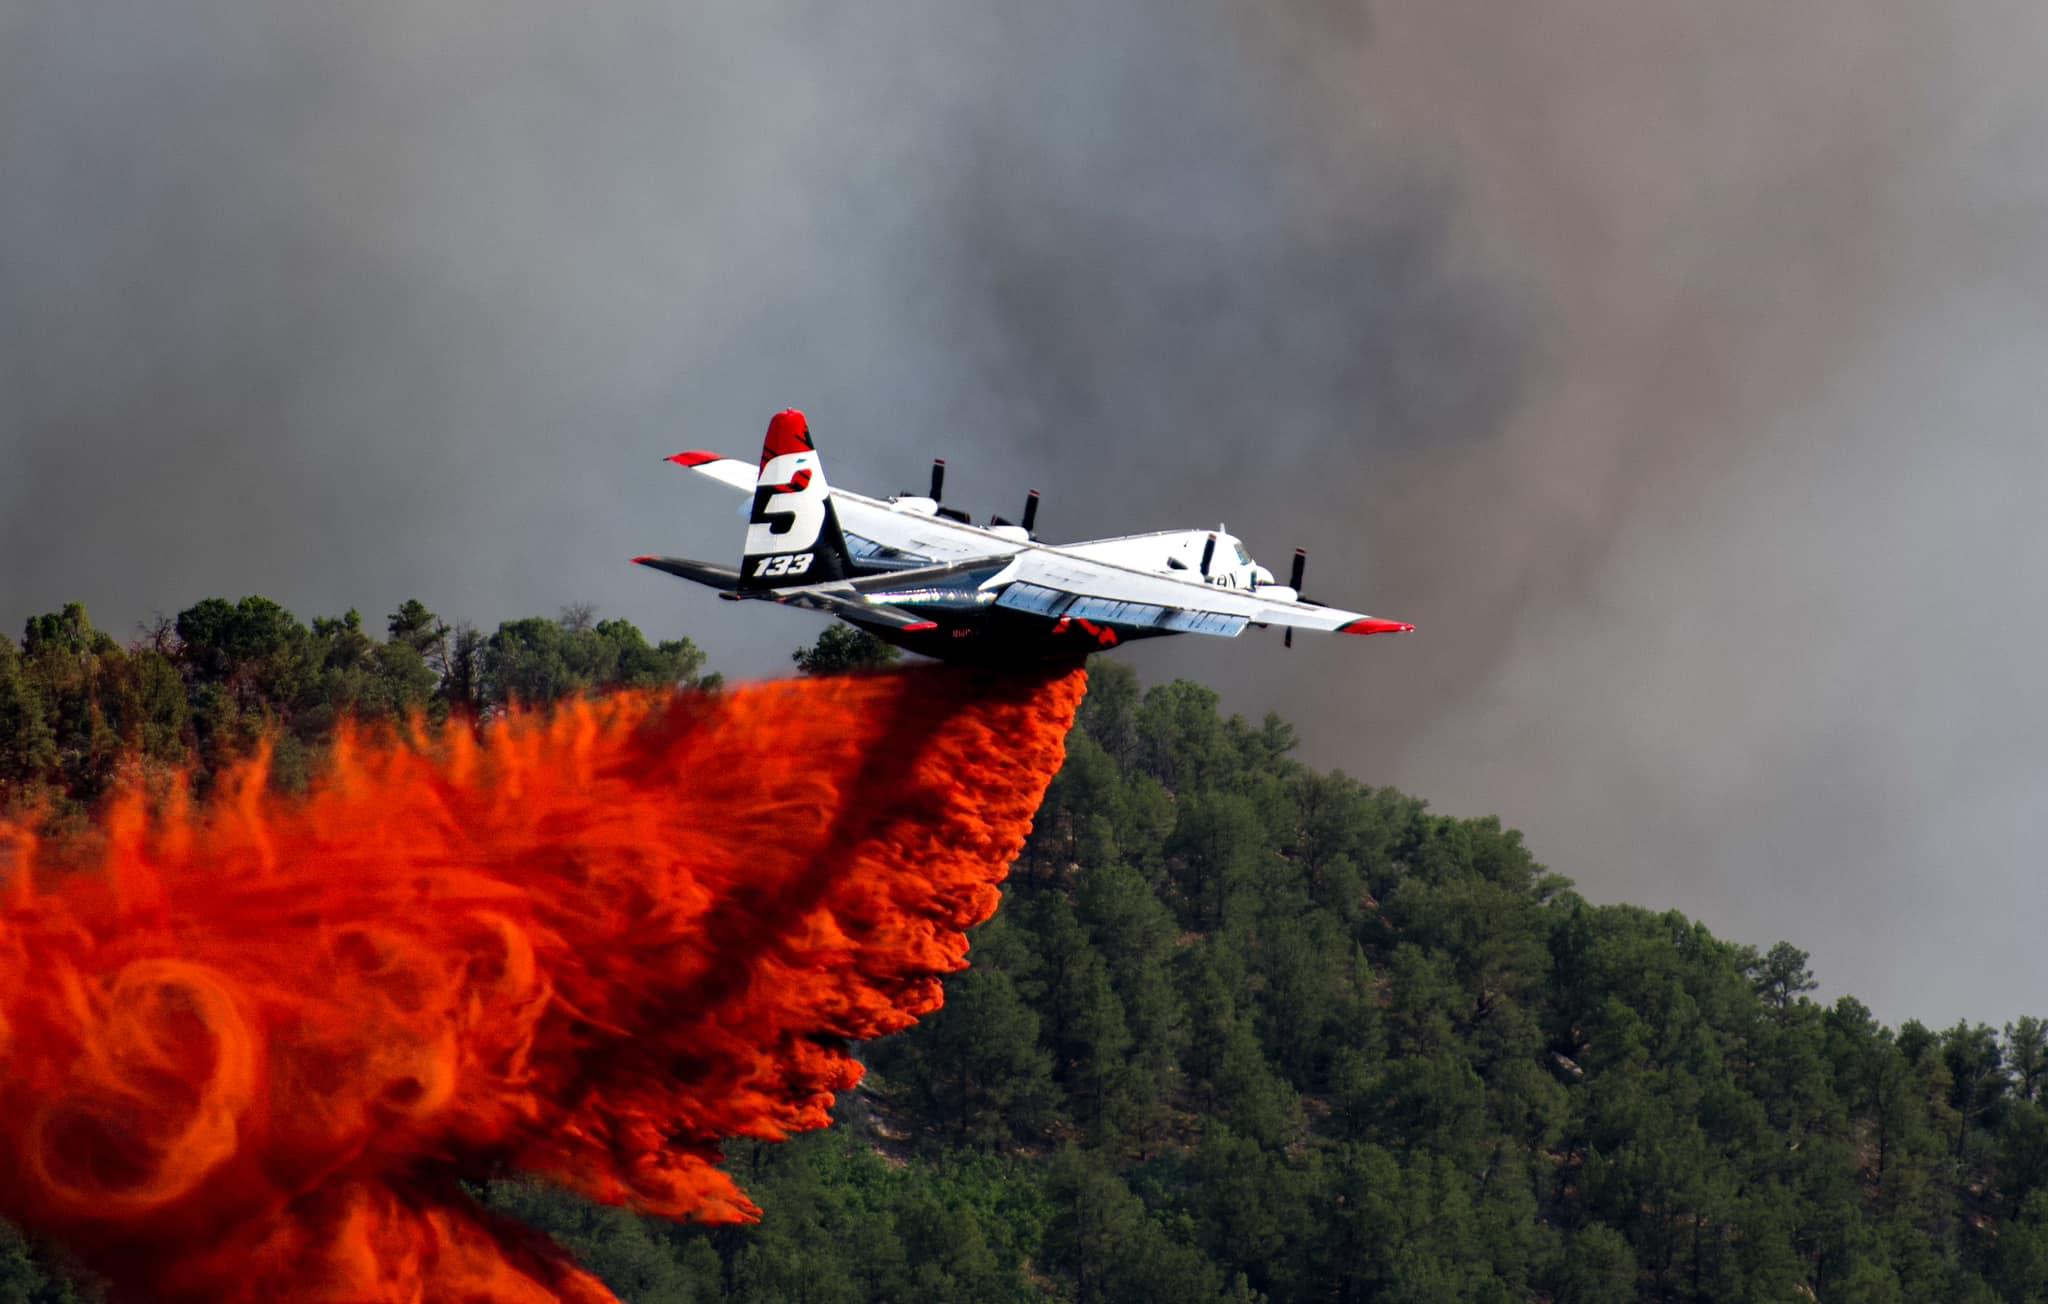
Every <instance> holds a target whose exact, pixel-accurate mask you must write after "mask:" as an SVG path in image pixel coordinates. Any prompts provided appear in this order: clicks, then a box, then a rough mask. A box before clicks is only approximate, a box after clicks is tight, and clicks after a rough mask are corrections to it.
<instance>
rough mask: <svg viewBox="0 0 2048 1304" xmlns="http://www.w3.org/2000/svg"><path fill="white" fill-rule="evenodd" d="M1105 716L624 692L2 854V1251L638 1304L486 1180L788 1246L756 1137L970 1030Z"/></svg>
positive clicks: (921, 701) (115, 1265)
mask: <svg viewBox="0 0 2048 1304" xmlns="http://www.w3.org/2000/svg"><path fill="white" fill-rule="evenodd" d="M1084 683H1085V678H1084V676H1083V675H1082V674H1081V673H1080V672H1078V671H1075V672H1071V673H1064V674H1058V675H1053V676H1048V677H1044V678H1038V679H1027V678H992V677H989V676H985V675H973V674H968V673H963V672H957V671H950V670H930V671H918V672H906V673H896V674H887V675H876V676H868V677H852V678H833V679H818V680H800V681H791V682H782V683H771V684H762V685H757V686H750V687H746V688H743V689H740V690H737V691H734V692H729V693H724V694H716V695H709V696H698V695H684V696H677V697H674V698H666V697H659V696H644V695H629V696H620V697H614V698H610V699H607V700H604V701H601V702H594V703H577V704H574V705H570V706H566V707H563V708H561V709H559V710H557V711H554V712H551V713H532V714H520V715H516V716H514V717H513V718H511V719H508V720H504V721H500V722H498V723H496V724H494V725H492V726H491V727H490V728H488V729H486V730H485V731H484V732H483V734H482V736H481V738H478V737H476V736H474V735H472V733H471V732H470V731H469V730H468V729H467V728H466V727H464V726H460V725H457V726H453V727H449V728H446V729H440V730H419V731H416V734H415V736H413V737H411V738H408V739H400V738H395V737H388V736H382V735H368V734H362V735H346V734H345V735H344V736H343V738H342V740H341V742H340V743H339V745H338V747H337V754H336V757H335V759H334V763H333V765H332V768H331V771H330V772H329V773H328V775H327V777H325V778H324V779H323V780H321V781H320V782H318V783H317V784H316V785H315V787H314V789H313V791H312V792H311V793H310V794H308V795H307V796H306V797H304V798H299V799H287V798H281V797H279V796H277V795H274V794H273V793H272V792H271V791H270V790H269V789H268V788H267V787H266V785H265V773H264V766H263V764H262V762H261V760H260V759H259V760H256V761H252V762H250V763H248V764H246V765H243V766H242V767H240V768H239V769H238V770H235V771H234V772H232V773H230V774H229V775H228V776H227V777H226V779H225V780H224V781H223V782H222V783H221V784H220V785H219V787H218V793H217V795H216V797H215V798H214V799H212V800H211V801H209V802H208V803H207V804H206V805H204V806H194V805H191V804H189V803H186V802H183V801H181V800H178V799H177V798H176V796H175V795H174V796H173V797H172V799H171V800H170V801H168V802H167V803H166V804H165V806H164V807H163V809H162V810H161V811H160V812H159V813H157V814H155V815H152V814H151V813H150V811H149V809H148V806H147V803H146V802H145V800H144V799H143V798H142V797H141V796H139V795H133V794H131V795H129V796H126V797H124V798H123V799H122V800H121V801H120V802H119V803H118V804H117V805H116V807H115V808H114V809H113V810H112V811H111V812H110V813H109V815H108V817H107V818H106V820H105V821H104V822H103V824H102V826H101V827H100V828H99V829H97V830H96V831H95V836H94V838H93V839H92V840H91V843H90V845H85V844H76V845H65V846H58V845H48V844H45V845H40V846H39V845H38V844H37V843H36V841H35V839H34V837H33V835H32V834H30V833H29V832H28V831H27V830H26V829H24V828H22V827H20V826H0V835H4V840H5V842H6V844H7V846H8V848H9V850H8V851H7V852H5V853H0V855H4V859H0V864H4V865H6V866H7V872H6V874H5V877H4V879H0V882H4V894H0V1164H4V1165H5V1168H4V1176H0V1216H5V1217H7V1218H11V1219H14V1220H16V1221H18V1222H20V1223H22V1224H24V1225H27V1226H30V1227H33V1228H35V1229H37V1230H39V1231H41V1232H43V1233H46V1234H49V1235H52V1236H55V1237H57V1238H58V1239H60V1240H62V1241H64V1242H66V1243H68V1244H69V1245H71V1246H72V1247H73V1248H75V1249H76V1250H77V1251H78V1252H79V1253H80V1254H81V1255H82V1256H84V1257H85V1258H86V1260H87V1261H88V1262H89V1263H91V1264H93V1265H94V1266H95V1267H97V1268H99V1269H100V1270H101V1271H103V1272H106V1273H108V1274H109V1275H110V1276H111V1277H112V1278H113V1280H114V1281H115V1283H116V1286H117V1288H118V1289H120V1290H121V1291H123V1292H125V1293H126V1294H127V1295H129V1296H131V1297H137V1298H149V1299H180V1298H183V1299H198V1298H205V1299H241V1300H257V1299H264V1300H270V1299H280V1298H290V1299H298V1300H343V1299H347V1300H419V1299H423V1298H425V1299H464V1300H491V1301H513V1300H522V1301H523V1300H549V1299H562V1300H578V1301H581V1300H604V1299H609V1298H611V1296H610V1295H609V1293H608V1292H607V1291H606V1290H605V1289H604V1288H603V1286H602V1285H601V1284H599V1283H598V1282H597V1281H596V1280H595V1279H594V1278H592V1277H590V1276H589V1275H588V1274H585V1273H583V1272H581V1271H580V1270H578V1269H576V1268H575V1267H574V1265H572V1264H570V1263H569V1262H568V1261H567V1260H566V1259H565V1258H564V1257H563V1256H562V1255H561V1254H560V1253H559V1252H558V1251H556V1250H555V1249H554V1248H553V1247H552V1246H551V1245H549V1244H548V1243H546V1242H545V1241H543V1240H541V1239H539V1238H537V1237H536V1236H534V1235H532V1234H531V1233H528V1232H525V1231H524V1230H522V1229H519V1228H517V1227H513V1226H510V1225H507V1224H504V1223H502V1222H501V1221H499V1220H496V1219H494V1218H492V1217H490V1216H489V1215H487V1214H484V1213H482V1212H481V1211H480V1210H478V1209H476V1208H475V1207H474V1206H472V1205H471V1204H470V1203H469V1202H468V1201H467V1200H466V1198H465V1197H464V1196H463V1195H462V1193H461V1191H460V1189H459V1187H458V1186H457V1179H458V1178H476V1177H485V1176H489V1175H492V1174H496V1173H502V1172H508V1171H513V1170H525V1171H531V1172H536V1173H541V1174H544V1175H546V1176H548V1177H551V1178H553V1179H554V1180H556V1181H558V1182H562V1183H565V1184H567V1185H568V1186H570V1187H572V1188H574V1189H577V1190H579V1191H582V1192H584V1193H585V1194H587V1195H590V1196H592V1197H594V1198H596V1199H598V1200H602V1201H606V1202H609V1203H614V1204H622V1205H627V1206H630V1207H632V1208H635V1209H639V1210H642V1211H645V1212H650V1213H656V1214H662V1215H666V1216H669V1217H675V1218H694V1219H701V1220H704V1221H708V1222H740V1221H746V1220H748V1219H751V1218H753V1217H754V1216H756V1213H757V1211H756V1209H755V1208H754V1206H753V1205H752V1204H751V1203H749V1202H748V1200H747V1198H746V1196H745V1195H744V1194H743V1193H742V1192H741V1191H740V1190H739V1189H738V1188H737V1187H736V1186H735V1185H734V1184H733V1182H732V1181H731V1179H730V1178H728V1177H727V1176H726V1175H725V1174H724V1173H723V1172H721V1171H719V1169H718V1168H717V1167H716V1164H717V1162H718V1159H719V1144H720V1141H721V1139H723V1138H726V1137H735V1136H745V1137H755V1138H763V1139H771V1140H772V1139H781V1138H785V1137H787V1136H789V1135H790V1134H791V1133H794V1132H798V1131H802V1130H805V1129H809V1128H817V1127H822V1126H824V1125H825V1124H826V1123H827V1121H828V1118H829V1109H830V1107H831V1104H832V1101H833V1098H834V1094H835V1093H837V1092H841V1091H844V1090H846V1089H848V1088H849V1087H851V1086H853V1085H854V1084H855V1083H856V1082H857V1081H858V1080H859V1078H860V1075H861V1069H860V1065H859V1064H857V1063H856V1062H855V1061H854V1060H853V1059H852V1058H850V1057H849V1055H848V1054H847V1050H846V1043H847V1042H848V1041H849V1040H853V1039H862V1038H870V1037H876V1036H881V1035H883V1034H886V1033H890V1032H894V1031H897V1030H899V1029H901V1028H904V1027H906V1026H908V1025H909V1024H910V1023H911V1022H913V1021H914V1020H915V1019H916V1018H917V1017H918V1016H920V1015H922V1014H924V1013H927V1012H929V1011H930V1010H932V1009H934V1008H936V1007H937V1006H938V1004H939V1002H940V997H941V993H940V986H939V976H940V975H942V974H944V973H946V972H948V971H951V970H955V969H958V968H960V967H962V966H963V965H964V964H965V957H966V950H967V944H966V939H965V937H964V936H963V931H962V930H964V929H966V928H967V927H969V926H971V925H973V924H974V923H977V922H979V921H980V920H982V919H984V918H986V917H987V916H988V915H989V914H990V913H991V912H992V911H993V910H994V909H995V906H996V903H997V899H998V893H997V887H996V885H997V883H998V882H999V881H1000V880H1001V878H1002V877H1003V875H1004V873H1005V872H1006V869H1007V866H1008V864H1009V862H1010V860H1011V859H1012V858H1013V857H1014V856H1015V855H1016V853H1017V851H1018V849H1019V848H1020V846H1021V845H1022V842H1023V839H1024V836H1025V834H1026V833H1027V831H1028V830H1029V827H1030V822H1031V817H1032V814H1033V812H1034V811H1035V810H1036V808H1037V805H1038V802H1039V799H1040V797H1041V796H1042V794H1043V791H1044V788H1045V785H1046V783H1047V782H1048V781H1049V780H1050V778H1051V776H1052V774H1053V773H1054V771H1055V770H1056V769H1057V768H1058V767H1059V764H1060V761H1061V757H1062V754H1063V750H1064V739H1065V735H1066V731H1067V728H1068V726H1069V725H1070V723H1071V722H1072V719H1073V715H1074V711H1075V709H1076V707H1077V706H1078V705H1079V701H1080V697H1081V694H1082V690H1083V686H1084Z"/></svg>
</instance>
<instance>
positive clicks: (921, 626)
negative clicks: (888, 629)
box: [903, 620, 939, 634]
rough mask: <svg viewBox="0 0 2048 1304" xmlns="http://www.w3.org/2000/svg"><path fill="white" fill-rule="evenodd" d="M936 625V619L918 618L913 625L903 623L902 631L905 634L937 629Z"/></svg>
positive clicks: (937, 623)
mask: <svg viewBox="0 0 2048 1304" xmlns="http://www.w3.org/2000/svg"><path fill="white" fill-rule="evenodd" d="M938 627H939V622H938V621H936V620H920V621H918V622H917V623H916V624H915V625H905V626H904V627H903V632H904V633H906V634H922V633H924V632H925V631H926V630H929V629H937V628H938Z"/></svg>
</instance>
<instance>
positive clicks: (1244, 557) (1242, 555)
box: [1237, 543, 1252, 566]
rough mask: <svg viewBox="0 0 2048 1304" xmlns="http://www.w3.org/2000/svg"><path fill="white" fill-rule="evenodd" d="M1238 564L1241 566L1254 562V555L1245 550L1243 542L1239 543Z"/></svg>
mask: <svg viewBox="0 0 2048 1304" xmlns="http://www.w3.org/2000/svg"><path fill="white" fill-rule="evenodd" d="M1237 564H1238V565H1240V566H1249V565H1251V564H1252V555H1251V554H1250V553H1248V552H1246V551H1245V550H1244V545H1243V544H1241V543H1240V544H1238V545H1237Z"/></svg>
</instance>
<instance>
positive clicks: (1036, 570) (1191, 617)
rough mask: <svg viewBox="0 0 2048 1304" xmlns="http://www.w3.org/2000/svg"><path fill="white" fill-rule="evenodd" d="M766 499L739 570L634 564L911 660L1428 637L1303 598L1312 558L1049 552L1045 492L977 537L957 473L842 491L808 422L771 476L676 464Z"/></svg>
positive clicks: (1203, 534) (1235, 544)
mask: <svg viewBox="0 0 2048 1304" xmlns="http://www.w3.org/2000/svg"><path fill="white" fill-rule="evenodd" d="M664 460H666V461H669V462H673V463H675V464H676V465H678V466H682V467H686V468H688V469H689V470H691V471H694V472H696V473H697V474H698V475H701V476H705V477H708V478H709V479H712V480H715V481H717V482H718V483H719V484H722V485H726V486H728V487H729V488H732V489H736V490H739V491H740V492H741V493H745V494H748V495H751V498H752V503H751V506H750V507H749V508H748V511H747V535H746V543H745V546H744V548H743V549H742V555H741V559H740V565H739V567H738V569H734V568H732V567H727V566H719V565H715V564H713V563H711V562H704V561H691V560H688V559H685V558H680V557H653V556H646V557H635V558H633V560H634V561H635V562H636V563H638V564H639V565H642V566H648V567H651V568H653V569H655V570H658V571H663V572H666V573H667V574H670V575H675V576H678V577H680V578H682V579H686V580H692V581H694V582H696V583H698V584H703V585H707V586H709V587H710V588H713V589H716V590H718V592H719V596H720V597H723V598H727V599H730V600H734V601H747V600H753V601H764V602H776V603H781V604H783V605H785V606H792V607H801V608H805V609H808V610H811V611H818V612H823V613H825V614H827V615H831V616H836V617H838V618H839V619H841V620H844V621H846V622H847V623H848V624H850V625H853V626H855V627H857V628H860V629H863V630H866V631H868V632H869V633H871V634H873V635H875V636H876V637H877V638H880V639H883V640H885V641H887V642H889V643H893V644H896V645H897V646H899V647H903V648H905V649H907V650H909V651H912V652H917V653H921V654H923V655H925V656H930V657H936V658H939V659H941V660H947V661H980V662H1035V661H1049V660H1062V659H1076V658H1081V657H1085V656H1087V655H1088V654H1089V653H1092V652H1097V651H1101V650H1103V649H1106V648H1113V647H1116V646H1118V645H1120V644H1123V643H1128V642H1132V641H1134V640H1137V639H1143V638H1158V637H1162V636H1164V635H1168V634H1208V635H1213V636H1217V637H1222V638H1235V637H1237V635H1239V634H1241V633H1243V632H1244V630H1245V627H1246V626H1248V625H1258V626H1267V625H1279V626H1282V627H1284V628H1285V629H1286V631H1287V633H1286V637H1285V642H1286V644H1287V646H1289V647H1292V646H1293V644H1294V631H1295V630H1297V629H1307V630H1319V631H1323V632H1328V633H1338V634H1398V633H1407V632H1409V631H1410V630H1412V629H1414V628H1415V627H1414V626H1413V625H1410V624H1408V623H1406V622H1404V621H1398V620H1381V619H1378V618H1375V617H1372V616H1368V615H1365V614H1363V613H1361V612H1356V611H1343V610H1340V609H1339V608H1336V607H1326V606H1324V605H1322V604H1321V603H1319V602H1313V601H1310V600H1309V599H1307V598H1304V597H1302V596H1301V580H1302V572H1303V569H1304V568H1305V566H1306V564H1307V558H1308V554H1307V553H1306V552H1305V551H1304V550H1302V549H1299V548H1297V549H1295V551H1294V568H1293V572H1292V574H1291V575H1290V576H1289V578H1288V582H1287V583H1285V584H1278V583H1275V582H1274V579H1273V572H1271V571H1270V570H1267V569H1266V568H1265V567H1264V566H1261V565H1259V564H1258V563H1256V562H1254V561H1253V560H1252V558H1251V555H1250V554H1249V553H1247V552H1246V551H1245V549H1244V545H1243V544H1242V543H1240V542H1239V541H1238V540H1237V539H1236V538H1235V537H1234V536H1232V535H1230V534H1229V533H1227V532H1226V531H1225V530H1223V529H1222V528H1220V527H1219V528H1217V529H1214V530H1161V531H1157V532H1154V533H1151V534H1131V535H1123V536H1120V537H1118V538H1113V539H1095V540H1091V541H1088V542H1085V543H1070V544H1059V545H1052V544H1045V543H1041V542H1039V541H1038V537H1037V535H1036V534H1035V533H1034V530H1035V528H1036V525H1037V518H1038V498H1039V495H1038V491H1037V490H1036V489H1034V490H1032V491H1031V492H1030V494H1029V496H1028V497H1026V499H1025V501H1024V515H1023V519H1022V520H1021V521H1019V522H1016V523H1014V524H1013V523H1011V522H1009V521H1006V520H1004V519H1003V518H1002V517H1000V516H998V517H996V518H995V519H994V520H992V521H991V522H990V523H989V524H988V525H986V526H978V525H975V524H974V523H973V522H972V521H971V520H970V519H969V517H968V515H967V513H965V512H963V511H960V510H959V509H957V508H953V507H947V506H945V505H943V501H942V499H941V493H942V491H943V489H944V487H945V474H946V463H945V459H943V458H941V459H938V460H936V461H934V462H933V463H932V478H931V492H930V493H928V494H922V495H912V494H898V495H895V496H893V497H891V498H888V499H880V498H869V497H867V496H865V495H862V494H856V493H849V492H847V491H845V490H842V489H832V488H829V487H828V486H827V485H826V483H825V469H824V466H823V464H822V463H821V462H820V460H819V457H818V449H817V445H816V443H815V442H813V440H812V438H811V428H810V423H809V422H808V421H807V420H805V418H804V414H803V413H801V412H799V411H797V410H796V409H794V408H791V409H789V410H787V411H784V412H779V413H777V414H776V415H775V417H774V418H773V419H772V420H770V421H769V423H768V434H767V437H766V439H765V440H764V441H763V443H762V446H761V460H760V461H759V462H758V463H753V462H747V461H743V460H742V459H740V458H736V457H722V456H720V455H719V454H717V453H706V452H685V453H677V454H675V455H674V456H672V457H669V458H666V459H664Z"/></svg>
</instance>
